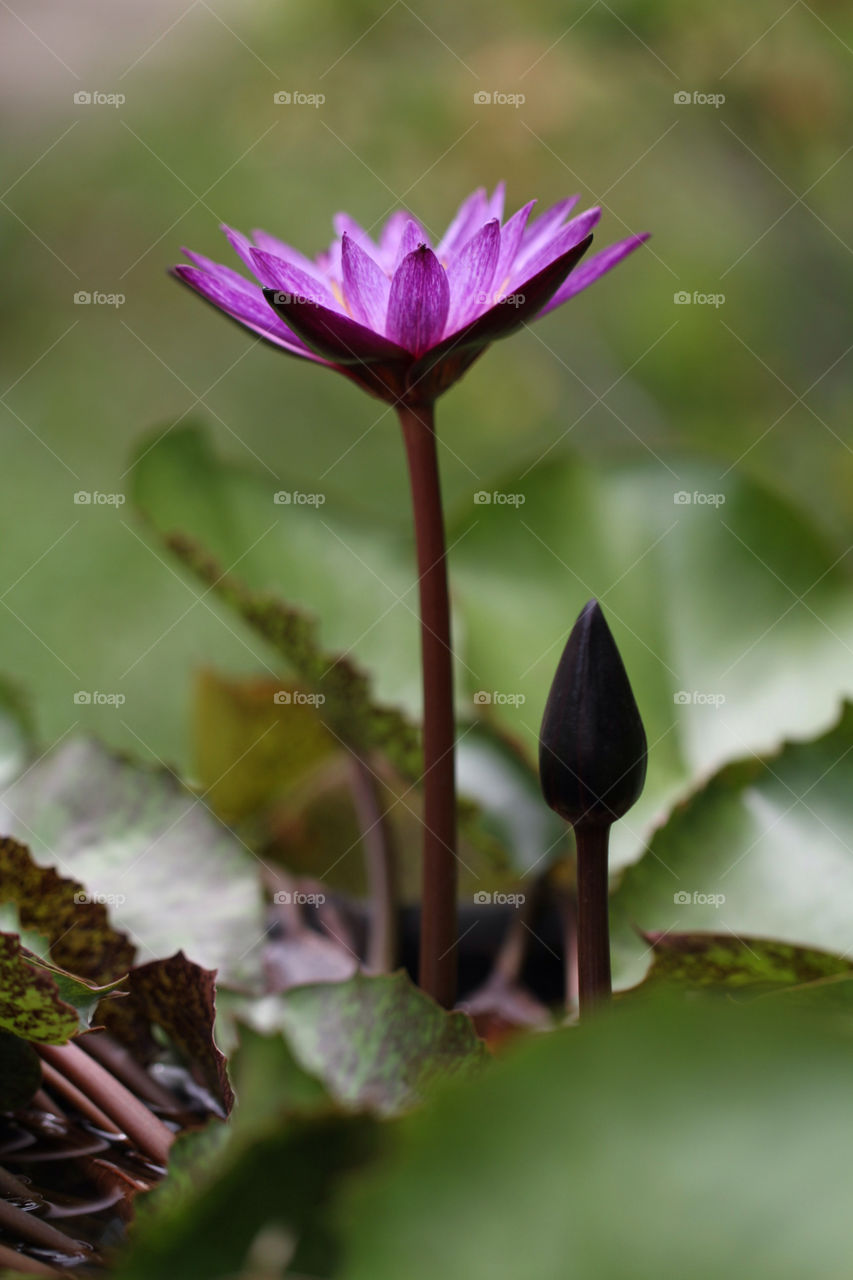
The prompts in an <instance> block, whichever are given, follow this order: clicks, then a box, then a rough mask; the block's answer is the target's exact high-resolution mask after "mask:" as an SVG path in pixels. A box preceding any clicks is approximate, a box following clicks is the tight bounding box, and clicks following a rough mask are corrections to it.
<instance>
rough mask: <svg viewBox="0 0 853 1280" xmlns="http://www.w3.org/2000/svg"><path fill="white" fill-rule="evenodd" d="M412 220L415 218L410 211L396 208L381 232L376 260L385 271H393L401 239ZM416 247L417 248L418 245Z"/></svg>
mask: <svg viewBox="0 0 853 1280" xmlns="http://www.w3.org/2000/svg"><path fill="white" fill-rule="evenodd" d="M411 221H413V219H412V215H411V214H410V213H406V211H405V209H396V210H395V211H394V213H392V214H391V216H390V218H389V219H388V220H387V222H386V223H385V226H384V227H383V228H382V230H381V232H380V233H379V250H378V253H377V256H376V260H377V262H378V263H379V264H380V266H381V267H382V270H383V271H387V272H389V273H392V272H393V270H394V264H395V262H396V261H397V250H398V249H399V247H400V240H401V239H402V236H403V232H404V231H405V230H406V227H407V225H408V224H409V223H410V222H411ZM415 248H417V245H416V246H415Z"/></svg>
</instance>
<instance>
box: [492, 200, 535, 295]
mask: <svg viewBox="0 0 853 1280" xmlns="http://www.w3.org/2000/svg"><path fill="white" fill-rule="evenodd" d="M535 203H536V201H535V200H531V201H530V202H529V203H528V204H526V205H525V206H524V208H523V209H519V210H518V211H517V212H516V213H514V214H513V215H512V217H511V218H510V219H509V221H508V222H507V223H506V224H505V225H504V226H503V227H501V252H500V257H499V258H498V265H497V269H496V271H495V285H496V287H497V288H498V289H500V288H501V286H502V285H503V284H504V282H507V283H508V282H509V274H510V272H511V270H512V265H513V263H514V262H515V258H516V254H517V253H518V247H519V245H520V244H521V238H522V236H523V235H524V229H525V227H526V226H527V219H528V218H529V217H530V210H531V209H532V208H533V206H534V205H535Z"/></svg>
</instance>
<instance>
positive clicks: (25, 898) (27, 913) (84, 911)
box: [0, 837, 135, 983]
mask: <svg viewBox="0 0 853 1280" xmlns="http://www.w3.org/2000/svg"><path fill="white" fill-rule="evenodd" d="M46 861H48V862H50V861H53V862H56V861H57V857H53V858H47V859H46ZM0 902H3V903H7V904H13V905H14V906H15V907H16V908H17V915H18V919H19V920H20V923H21V926H22V929H25V930H34V931H36V932H37V933H39V934H41V935H42V936H43V937H44V938H46V939H47V941H48V943H49V944H50V959H51V960H52V961H53V962H54V963H55V964H57V965H58V966H59V967H60V968H62V969H66V970H68V971H69V972H70V973H73V974H76V975H77V976H78V977H81V978H85V979H87V980H89V981H90V982H93V983H106V982H110V981H112V980H113V979H115V978H118V977H119V976H120V975H122V974H124V973H127V971H128V969H129V968H130V966H131V965H132V964H133V958H134V954H135V948H134V946H133V944H132V943H131V941H130V939H129V938H128V937H127V935H126V934H124V933H121V932H120V931H119V930H118V929H114V928H113V927H112V925H111V924H110V922H109V918H108V914H107V908H106V907H105V906H104V904H103V903H101V902H96V901H93V900H92V898H91V896H90V894H89V893H88V892H87V891H86V889H84V887H83V885H82V884H79V883H78V882H77V881H76V880H68V879H65V878H64V877H63V876H61V875H60V874H59V873H58V872H57V871H56V869H55V868H54V867H52V866H40V865H39V864H38V863H36V862H34V861H33V858H32V855H31V853H30V851H29V849H28V848H27V847H26V845H23V844H19V843H18V841H17V840H13V839H11V838H8V837H7V838H5V839H0Z"/></svg>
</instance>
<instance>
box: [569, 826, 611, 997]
mask: <svg viewBox="0 0 853 1280" xmlns="http://www.w3.org/2000/svg"><path fill="white" fill-rule="evenodd" d="M575 842H576V844H577V851H578V906H577V910H578V921H577V929H578V994H579V1001H580V1012H581V1017H583V1015H584V1014H585V1013H588V1012H589V1011H590V1009H593V1008H595V1006H596V1005H600V1004H603V1003H605V1002H606V1001H608V1000H609V999H610V994H611V987H610V922H609V918H608V897H607V892H608V877H607V850H608V845H609V843H610V827H609V826H605V825H603V824H599V823H579V824H578V826H576V827H575Z"/></svg>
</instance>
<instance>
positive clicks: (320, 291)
mask: <svg viewBox="0 0 853 1280" xmlns="http://www.w3.org/2000/svg"><path fill="white" fill-rule="evenodd" d="M252 262H253V264H254V269H255V274H256V275H257V277H258V279H259V280H260V282H261V284H263V285H264V286H265V288H268V289H276V290H278V291H279V292H280V293H292V294H293V295H294V297H296V298H308V299H309V300H310V301H311V302H318V303H320V305H321V306H323V307H328V308H329V309H330V310H331V311H343V307H342V306H341V304H340V302H339V301H338V299H337V298H336V297H335V296H334V294H333V293H332V291H331V289H330V288H329V287H328V285H326V284H325V283H324V282H323V281H322V280H320V279H318V277H317V276H312V275H309V274H308V272H307V271H302V270H300V268H299V267H295V266H294V265H293V264H292V263H290V262H286V261H285V259H284V258H276V257H275V256H274V255H273V254H271V253H264V251H263V249H253V250H252Z"/></svg>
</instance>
